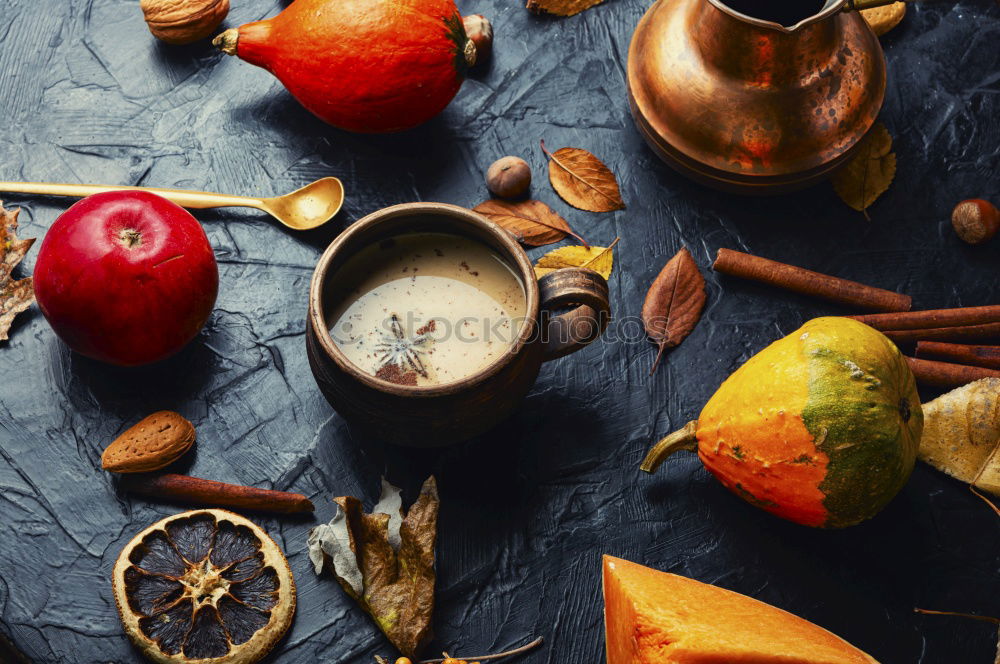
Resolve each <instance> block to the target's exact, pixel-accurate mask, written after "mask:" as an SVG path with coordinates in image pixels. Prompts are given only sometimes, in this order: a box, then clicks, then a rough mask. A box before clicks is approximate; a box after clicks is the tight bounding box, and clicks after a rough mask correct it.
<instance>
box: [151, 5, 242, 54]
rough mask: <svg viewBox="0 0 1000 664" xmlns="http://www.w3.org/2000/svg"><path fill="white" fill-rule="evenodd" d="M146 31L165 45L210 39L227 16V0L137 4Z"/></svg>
mask: <svg viewBox="0 0 1000 664" xmlns="http://www.w3.org/2000/svg"><path fill="white" fill-rule="evenodd" d="M139 6H140V7H141V8H142V13H143V15H144V16H145V17H146V25H148V26H149V31H150V32H152V33H153V36H154V37H156V38H157V39H160V40H162V41H165V42H167V43H168V44H190V43H192V42H196V41H198V40H199V39H205V38H206V37H208V36H209V35H211V34H212V33H213V32H214V31H215V29H216V28H217V27H219V24H220V23H222V21H223V19H225V18H226V15H227V14H228V13H229V0H140V2H139Z"/></svg>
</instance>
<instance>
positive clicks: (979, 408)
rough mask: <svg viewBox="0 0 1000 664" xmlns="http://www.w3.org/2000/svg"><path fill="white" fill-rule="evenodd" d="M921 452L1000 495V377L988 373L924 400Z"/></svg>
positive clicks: (964, 479)
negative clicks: (991, 376) (990, 376)
mask: <svg viewBox="0 0 1000 664" xmlns="http://www.w3.org/2000/svg"><path fill="white" fill-rule="evenodd" d="M923 411H924V431H923V434H922V435H921V437H920V449H919V450H918V452H917V456H918V457H919V458H920V459H921V460H922V461H924V462H926V463H929V464H930V465H932V466H934V467H935V468H937V469H938V470H940V471H941V472H943V473H946V474H948V475H951V476H952V477H954V478H955V479H957V480H959V481H961V482H965V483H967V484H969V485H972V486H974V487H977V488H979V489H982V490H983V491H989V492H990V493H992V494H993V495H996V496H1000V378H983V379H982V380H977V381H975V382H973V383H969V384H968V385H963V386H962V387H959V388H957V389H954V390H952V391H951V392H948V393H947V394H942V395H941V396H939V397H938V398H937V399H934V400H933V401H930V402H928V403H926V404H924V406H923Z"/></svg>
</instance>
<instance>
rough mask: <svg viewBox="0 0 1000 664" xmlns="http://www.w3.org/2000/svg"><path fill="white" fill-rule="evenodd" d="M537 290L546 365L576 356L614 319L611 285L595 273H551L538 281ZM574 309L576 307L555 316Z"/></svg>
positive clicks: (570, 270)
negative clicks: (610, 299)
mask: <svg viewBox="0 0 1000 664" xmlns="http://www.w3.org/2000/svg"><path fill="white" fill-rule="evenodd" d="M538 290H539V294H540V298H541V325H540V327H539V329H540V330H541V331H542V334H543V335H544V336H543V337H542V343H543V344H544V350H543V351H542V361H543V362H548V361H549V360H555V359H557V358H560V357H563V356H564V355H569V354H570V353H575V352H576V351H578V350H580V349H581V348H583V347H584V346H587V345H589V344H590V343H592V342H593V341H596V340H597V338H598V337H600V336H601V335H602V334H603V333H604V330H605V329H607V327H608V321H609V320H610V318H611V304H610V302H609V300H608V282H607V281H605V279H604V277H602V276H601V275H599V274H598V273H596V272H594V271H593V270H588V269H587V268H582V267H567V268H562V269H559V270H556V271H554V272H549V273H548V274H546V275H545V276H543V277H542V278H541V279H539V280H538ZM572 305H576V306H575V307H574V308H572V309H570V310H569V311H565V312H564V313H561V314H558V315H556V314H555V312H556V311H558V310H560V309H565V308H566V307H569V306H572Z"/></svg>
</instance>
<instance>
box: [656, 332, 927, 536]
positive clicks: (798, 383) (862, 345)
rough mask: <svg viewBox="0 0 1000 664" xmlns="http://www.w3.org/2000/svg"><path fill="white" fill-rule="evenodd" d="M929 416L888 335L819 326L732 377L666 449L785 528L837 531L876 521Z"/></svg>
mask: <svg viewBox="0 0 1000 664" xmlns="http://www.w3.org/2000/svg"><path fill="white" fill-rule="evenodd" d="M922 429H923V413H922V411H921V409H920V400H919V396H918V395H917V389H916V383H915V381H914V378H913V374H912V373H911V372H910V369H909V367H908V366H907V365H906V362H905V360H904V358H903V356H902V355H901V354H900V352H899V350H898V349H897V348H896V346H895V345H894V344H893V343H892V342H891V341H890V340H889V339H888V338H886V337H885V335H883V334H882V333H881V332H878V331H877V330H875V329H873V328H871V327H868V326H867V325H865V324H863V323H859V322H858V321H855V320H851V319H849V318H835V317H826V318H817V319H814V320H811V321H809V322H808V323H806V324H805V325H803V326H802V327H801V328H799V329H798V330H796V331H795V332H793V333H792V334H790V335H788V336H787V337H785V338H783V339H780V340H778V341H776V342H774V343H773V344H771V345H770V346H768V347H767V348H765V349H764V350H762V351H761V352H759V353H758V354H757V355H755V356H754V357H752V358H750V360H748V361H747V362H746V364H744V365H743V366H742V367H740V368H739V369H738V370H737V371H736V372H735V373H733V375H731V376H730V377H729V378H728V379H727V380H726V381H725V382H724V383H723V384H722V386H721V387H719V389H718V390H717V391H716V393H715V394H714V395H713V396H712V398H711V399H710V400H709V401H708V403H707V404H706V405H705V407H704V409H703V410H702V412H701V415H700V416H699V417H698V420H697V421H696V422H691V423H689V424H688V425H687V426H686V427H685V428H684V429H682V430H681V431H678V432H675V433H674V434H671V435H670V436H668V437H667V438H665V439H663V440H662V441H660V443H658V444H657V445H656V446H655V447H654V448H653V449H652V450H650V453H649V455H648V456H647V457H646V460H645V461H644V462H643V470H647V471H650V472H652V471H653V470H655V469H656V467H657V466H658V465H659V464H660V463H661V462H662V461H663V460H664V459H665V458H666V457H668V456H669V455H670V454H672V453H674V452H676V451H678V450H681V449H687V450H692V451H694V450H697V452H698V456H699V458H700V459H701V461H702V463H703V464H704V466H705V467H706V468H707V469H708V470H709V471H711V473H712V474H713V475H715V476H716V478H717V479H718V480H719V481H720V482H722V484H723V485H725V486H726V487H727V488H728V489H729V490H731V491H733V492H734V493H736V494H737V495H739V496H740V497H742V498H744V499H745V500H747V501H749V502H750V503H752V504H754V505H756V506H758V507H760V508H761V509H764V510H767V511H768V512H771V513H772V514H775V515H777V516H780V517H782V518H785V519H788V520H790V521H794V522H796V523H801V524H804V525H807V526H816V527H829V528H839V527H844V526H850V525H853V524H856V523H859V522H861V521H864V520H865V519H868V518H871V517H872V516H874V515H875V514H876V513H878V512H879V511H880V510H881V509H882V508H883V507H885V505H886V504H887V503H888V502H889V501H890V500H891V499H892V498H893V497H894V496H895V495H896V494H897V493H898V492H899V490H900V489H901V488H902V487H903V485H904V484H905V483H906V481H907V479H909V477H910V472H911V471H912V470H913V464H914V462H915V460H916V455H917V447H918V445H919V442H920V433H921V431H922Z"/></svg>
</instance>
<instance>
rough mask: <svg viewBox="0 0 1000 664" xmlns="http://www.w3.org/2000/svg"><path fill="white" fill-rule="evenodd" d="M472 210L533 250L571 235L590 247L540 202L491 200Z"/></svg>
mask: <svg viewBox="0 0 1000 664" xmlns="http://www.w3.org/2000/svg"><path fill="white" fill-rule="evenodd" d="M472 210H473V212H478V213H479V214H481V215H483V216H484V217H486V218H487V219H489V220H490V221H492V222H493V223H495V224H497V225H498V226H500V227H501V228H503V229H504V230H505V231H507V232H508V233H510V234H511V235H513V236H514V238H515V239H517V241H518V242H523V243H524V244H527V245H531V246H532V247H538V246H541V245H543V244H552V243H553V242H558V241H559V240H561V239H563V238H564V237H566V236H567V235H572V236H573V237H575V238H576V239H577V240H579V241H580V242H582V243H583V244H584V246H590V245H588V244H587V241H586V240H584V239H583V238H582V237H580V236H579V235H577V234H576V233H574V232H573V229H572V228H570V227H569V224H568V223H566V220H565V219H563V218H562V217H560V216H559V215H558V214H556V212H555V211H554V210H553V209H552V208H550V207H549V206H548V205H546V204H545V203H543V202H541V201H517V202H510V201H501V200H499V199H496V198H493V199H490V200H488V201H485V202H483V203H480V204H479V205H477V206H476V207H474V208H472Z"/></svg>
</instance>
